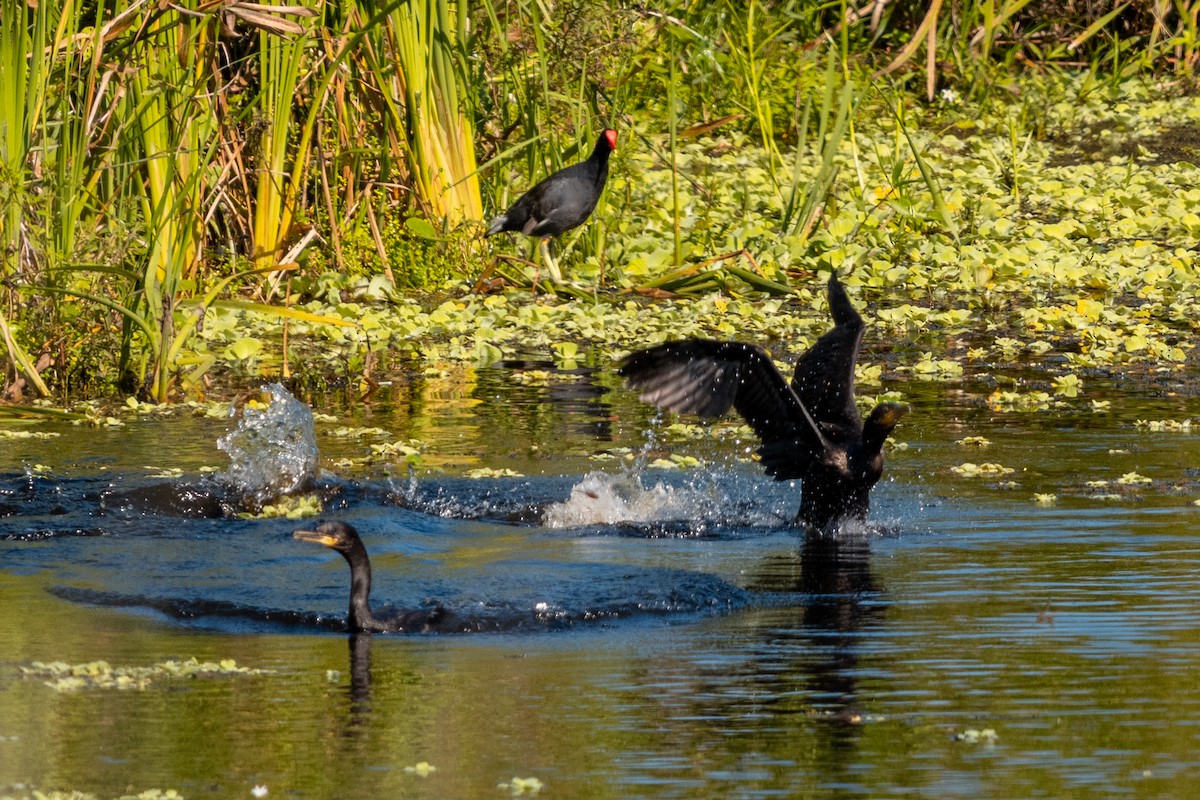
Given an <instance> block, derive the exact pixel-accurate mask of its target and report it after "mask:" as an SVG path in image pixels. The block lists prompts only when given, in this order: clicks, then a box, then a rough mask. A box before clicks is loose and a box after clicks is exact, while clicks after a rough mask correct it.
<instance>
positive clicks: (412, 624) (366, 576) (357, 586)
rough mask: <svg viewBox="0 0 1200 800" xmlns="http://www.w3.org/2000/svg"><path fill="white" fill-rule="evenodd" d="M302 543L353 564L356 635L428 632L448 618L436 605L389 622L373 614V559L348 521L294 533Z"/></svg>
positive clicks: (350, 622) (352, 619)
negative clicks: (332, 552)
mask: <svg viewBox="0 0 1200 800" xmlns="http://www.w3.org/2000/svg"><path fill="white" fill-rule="evenodd" d="M292 536H294V537H295V538H297V539H299V540H300V541H302V542H315V543H317V544H323V545H325V546H326V547H329V548H332V549H334V550H336V551H338V552H339V553H341V554H342V555H343V556H344V557H345V559H346V561H347V562H349V564H350V615H349V618H348V619H347V624H348V625H349V626H350V631H351V632H353V633H427V632H429V631H431V630H434V629H435V628H436V627H437V626H438V624H439V623H441V622H443V621H444V620H445V618H446V610H445V609H444V608H443V607H442V606H440V605H436V606H433V607H431V608H423V609H420V610H417V611H402V612H400V613H399V614H398V615H396V616H393V617H388V618H387V619H376V618H375V615H374V614H372V613H371V602H370V596H371V559H370V558H368V557H367V548H366V547H365V546H364V545H363V543H362V539H360V538H358V531H356V530H355V529H354V526H352V525H349V524H347V523H345V522H322V523H321V524H320V525H318V526H317V527H316V528H315V529H313V530H299V531H296V532H295V533H293V534H292Z"/></svg>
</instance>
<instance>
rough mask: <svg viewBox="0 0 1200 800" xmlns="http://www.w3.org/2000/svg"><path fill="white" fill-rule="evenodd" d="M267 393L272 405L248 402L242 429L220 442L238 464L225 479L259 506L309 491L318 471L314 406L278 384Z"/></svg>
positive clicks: (228, 434)
mask: <svg viewBox="0 0 1200 800" xmlns="http://www.w3.org/2000/svg"><path fill="white" fill-rule="evenodd" d="M262 392H263V394H264V395H269V396H270V403H269V404H268V405H267V407H266V408H261V409H260V408H253V407H251V406H249V405H247V406H246V408H245V410H244V411H243V413H242V418H241V420H239V421H238V426H237V428H235V429H234V430H233V431H231V432H229V433H227V434H225V435H224V436H222V437H221V438H220V439H218V440H217V447H219V448H221V449H222V450H224V451H225V452H226V453H227V454H228V455H229V458H230V460H231V461H232V462H233V463H231V464H230V465H229V469H228V470H227V471H226V472H225V475H224V479H225V480H226V481H227V482H228V483H229V484H230V485H231V486H232V487H233V488H234V489H235V490H236V491H239V492H241V493H242V494H243V495H244V496H245V498H246V500H247V501H248V502H251V501H253V502H257V503H259V504H262V503H264V502H266V501H268V500H271V499H273V498H276V497H279V496H280V495H286V494H292V493H293V492H296V491H299V490H301V489H304V488H305V487H307V486H308V485H309V484H310V483H312V481H313V479H314V478H316V474H317V437H316V433H315V432H314V431H313V415H312V410H311V409H309V407H308V406H307V405H305V404H304V403H301V402H300V401H299V400H297V399H296V398H294V397H292V395H291V394H290V393H289V392H288V390H287V389H285V388H283V386H281V385H280V384H278V383H272V384H270V385H269V386H264V387H262Z"/></svg>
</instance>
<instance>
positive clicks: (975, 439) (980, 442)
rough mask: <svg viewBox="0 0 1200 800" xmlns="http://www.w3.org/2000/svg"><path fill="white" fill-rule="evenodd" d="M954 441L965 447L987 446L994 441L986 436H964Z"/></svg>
mask: <svg viewBox="0 0 1200 800" xmlns="http://www.w3.org/2000/svg"><path fill="white" fill-rule="evenodd" d="M954 443H955V444H959V445H962V446H963V447H987V446H988V445H990V444H991V443H992V442H991V440H990V439H988V438H987V437H986V436H964V437H963V438H961V439H956V440H955V442H954Z"/></svg>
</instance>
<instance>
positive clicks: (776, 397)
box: [619, 273, 908, 532]
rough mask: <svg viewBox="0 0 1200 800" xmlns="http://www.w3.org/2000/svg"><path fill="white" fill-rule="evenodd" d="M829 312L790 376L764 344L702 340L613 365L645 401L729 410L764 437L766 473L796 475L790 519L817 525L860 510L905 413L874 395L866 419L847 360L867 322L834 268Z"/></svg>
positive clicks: (710, 412) (690, 409)
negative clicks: (828, 326) (825, 326)
mask: <svg viewBox="0 0 1200 800" xmlns="http://www.w3.org/2000/svg"><path fill="white" fill-rule="evenodd" d="M829 311H830V314H831V315H832V317H833V322H834V327H833V328H832V330H829V331H827V332H826V333H825V334H824V335H823V336H821V338H819V339H818V340H817V342H816V344H814V345H813V346H812V347H810V348H809V349H808V350H807V351H805V352H804V354H803V355H801V356H800V359H799V361H797V362H796V372H795V375H793V377H792V382H791V384H789V383H788V382H787V379H786V378H784V376H783V375H782V373H780V371H779V370H778V369H777V368H776V366H775V364H774V363H773V362H772V361H771V357H770V356H768V355H767V353H766V352H765V351H764V350H763V349H762V348H759V347H756V346H754V345H752V344H743V343H741V342H718V341H712V340H707V339H684V340H681V341H674V342H667V343H665V344H660V345H658V346H657V347H651V348H649V349H647V350H640V351H638V352H635V353H633V354H632V355H630V356H629V357H627V358H626V359H625V361H624V362H623V364H622V365H621V367H620V370H619V372H620V374H621V375H622V376H624V377H625V379H626V380H627V381H628V382H629V385H630V386H631V387H633V388H634V389H637V390H639V391H640V393H641V395H640V396H641V399H642V400H644V401H646V402H649V403H653V404H655V405H657V406H660V407H662V408H666V409H670V410H672V411H679V412H683V413H690V414H699V415H700V416H704V417H716V416H720V415H721V414H724V413H725V412H726V411H728V410H729V409H730V407H732V408H734V409H735V410H736V411H737V412H738V413H739V414H741V416H742V418H743V419H745V420H746V422H747V423H748V424H749V425H750V427H751V428H753V429H754V433H755V434H757V436H758V438H759V440H760V441H761V442H762V447H760V448H759V450H758V453H759V455H760V456H761V458H762V464H763V466H764V467H765V469H766V472H767V474H768V475H772V476H774V478H775V479H776V480H781V481H783V480H792V479H799V480H800V484H801V491H800V512H799V514H798V515H797V518H796V522H797V523H798V524H803V525H804V526H805V527H807V528H808V529H810V530H815V531H820V532H823V531H827V530H829V529H830V528H832V527H836V526H837V525H838V523H840V522H841V521H842V520H844V519H859V520H861V519H865V518H866V516H867V509H868V505H869V495H870V492H871V487H873V486H874V485H875V483H876V482H877V481H878V480H879V477H880V475H882V474H883V443H884V440H885V439H887V437H888V435H889V434H891V432H892V430H893V429H894V428H895V427H896V423H897V422H899V421H900V418H901V417H902V416H904V414H905V413H906V412H907V411H908V406H906V405H903V404H901V403H880V404H879V405H877V406H876V407H875V408H874V410H872V411H871V413H870V414H869V415H868V416H867V419H866V422H863V420H862V418H861V417H860V416H859V413H858V409H857V408H856V407H855V403H854V365H855V362H856V361H857V359H858V349H859V345H860V343H861V342H862V337H863V331H864V330H865V325H864V323H863V319H862V317H861V316H859V314H858V312H857V311H855V310H854V306H852V305H851V304H850V298H849V297H848V296H847V295H846V290H845V288H843V286H842V284H841V282H840V281H838V278H837V273H834V274H832V275H830V276H829Z"/></svg>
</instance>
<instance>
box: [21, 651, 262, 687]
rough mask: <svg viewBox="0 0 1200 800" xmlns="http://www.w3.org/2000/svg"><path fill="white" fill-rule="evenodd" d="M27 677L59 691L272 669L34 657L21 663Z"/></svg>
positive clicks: (221, 663)
mask: <svg viewBox="0 0 1200 800" xmlns="http://www.w3.org/2000/svg"><path fill="white" fill-rule="evenodd" d="M19 669H20V671H21V674H22V675H24V676H25V677H27V678H38V679H41V680H42V682H43V683H44V684H45V685H46V686H48V687H50V688H51V689H53V690H54V691H56V692H74V691H79V690H80V689H125V690H130V689H133V690H140V689H146V688H148V687H149V686H150V685H151V684H152V683H153V682H154V681H157V680H160V679H169V678H195V677H209V676H220V675H262V674H267V673H270V672H272V670H265V669H253V668H250V667H242V666H238V663H237V662H236V661H234V660H233V659H232V658H227V659H223V660H221V661H216V662H214V661H198V660H197V659H195V658H190V659H187V660H186V661H175V660H171V661H161V662H159V663H157V664H152V665H151V666H148V667H113V666H112V665H110V664H109V663H108V662H107V661H91V662H88V663H86V664H68V663H66V662H63V661H52V662H43V661H34V662H33V663H31V664H30V665H29V666H22V667H19Z"/></svg>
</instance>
